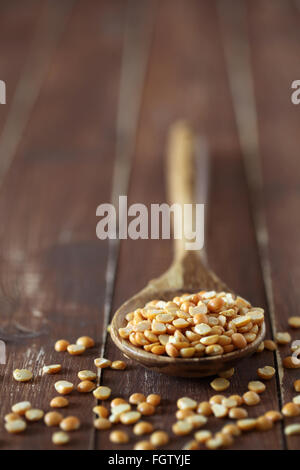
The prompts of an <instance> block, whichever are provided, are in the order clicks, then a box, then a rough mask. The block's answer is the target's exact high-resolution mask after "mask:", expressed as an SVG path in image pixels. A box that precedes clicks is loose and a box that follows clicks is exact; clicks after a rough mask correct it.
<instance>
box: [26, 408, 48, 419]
mask: <svg viewBox="0 0 300 470" xmlns="http://www.w3.org/2000/svg"><path fill="white" fill-rule="evenodd" d="M43 416H44V412H43V410H39V409H35V408H31V409H30V410H27V411H26V413H25V417H26V419H27V420H28V421H40V419H42V417H43Z"/></svg>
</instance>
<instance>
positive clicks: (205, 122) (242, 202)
mask: <svg viewBox="0 0 300 470" xmlns="http://www.w3.org/2000/svg"><path fill="white" fill-rule="evenodd" d="M237 3H240V4H241V3H242V8H243V9H244V10H243V11H244V13H245V17H244V19H245V21H244V23H240V22H238V24H239V27H240V28H241V24H242V30H243V31H242V33H243V34H245V35H246V38H247V41H248V45H249V46H250V66H251V70H252V74H253V80H254V91H255V98H256V105H257V116H258V120H257V122H258V130H259V155H256V156H255V158H260V160H259V162H260V163H261V166H262V174H263V192H262V194H261V195H260V196H262V197H259V199H257V198H256V195H255V194H253V191H254V192H255V185H254V187H253V186H251V184H250V185H249V184H248V183H249V178H247V168H248V167H247V165H246V166H245V165H244V163H245V154H244V153H245V152H244V150H245V149H244V148H243V145H242V146H241V144H240V143H241V140H240V137H241V136H240V132H239V130H238V129H239V127H238V126H237V120H236V118H237V116H236V107H235V103H234V100H233V98H232V93H231V91H230V90H231V89H230V86H229V80H228V76H229V75H230V70H229V69H228V67H230V64H229V62H230V61H229V62H228V60H227V59H228V57H227V59H225V54H224V46H225V49H226V44H229V53H230V44H232V35H233V30H232V28H231V27H229V26H230V21H229V22H228V18H229V19H230V18H231V14H232V18H235V20H234V21H235V24H236V16H235V15H236V10H235V8H236V5H237ZM237 3H236V5H235V2H228V5H227V8H226V14H225V15H223V13H224V10H223V9H222V8H221V9H220V5H219V4H217V2H216V3H215V2H214V1H208V0H207V1H205V0H189V1H184V0H178V1H177V0H160V1H159V0H158V1H152V0H151V1H149V2H147V14H146V17H141V18H139V15H137V17H135V18H134V17H132V15H131V16H130V15H128V9H129V10H130V9H131V11H132V8H133V7H132V2H131V3H130V2H129V3H127V2H126V1H125V0H114V1H110V0H101V1H97V0H88V1H83V0H77V1H68V0H60V1H57V2H53V1H46V0H27V1H26V2H21V1H17V0H6V1H5V0H2V1H1V5H0V8H1V14H0V79H1V80H4V81H5V82H6V86H7V104H6V105H0V184H1V187H0V190H1V198H0V218H1V225H0V250H1V253H0V260H1V270H0V339H2V340H4V341H5V343H6V347H7V363H6V365H1V366H0V390H1V410H0V417H1V422H2V423H3V417H4V415H5V414H6V413H7V412H8V411H9V410H10V407H11V405H12V404H13V403H15V402H16V401H20V400H24V399H29V400H30V401H31V403H32V404H33V405H34V406H35V407H41V408H42V409H44V410H49V401H50V399H51V397H53V396H54V394H55V391H54V388H53V383H54V382H55V381H56V380H57V377H67V378H69V379H70V380H71V381H73V382H75V383H77V371H78V370H80V369H85V368H86V369H88V368H91V367H93V358H95V357H97V356H98V355H99V352H100V351H101V348H102V350H104V351H105V357H108V358H110V359H117V358H119V357H120V354H119V352H118V351H117V350H116V348H115V347H114V345H113V344H112V342H111V340H110V339H109V338H107V339H106V340H105V344H103V338H104V335H103V328H104V327H105V324H104V312H106V313H110V314H113V312H114V311H115V310H116V308H117V307H118V306H119V305H120V304H121V303H122V302H123V301H124V300H125V299H127V298H128V297H129V296H131V295H132V294H134V293H135V292H137V291H138V290H139V289H141V288H142V287H143V286H144V285H145V284H146V283H147V281H148V280H149V279H151V278H153V277H155V276H157V275H159V274H160V273H161V272H163V271H164V270H165V269H166V268H167V267H168V265H169V264H170V262H171V259H172V243H171V242H170V241H167V240H164V241H161V240H137V241H134V240H124V241H121V242H120V244H119V246H118V247H117V248H119V250H118V249H116V250H110V251H109V250H108V242H107V241H100V240H98V239H97V237H96V223H97V218H96V207H97V206H98V205H99V204H101V203H103V202H109V201H110V200H111V191H112V178H113V172H114V170H115V166H116V165H120V160H119V159H118V158H115V155H116V120H117V114H118V96H119V82H120V72H121V64H122V55H123V45H124V37H125V36H126V24H127V28H128V26H129V30H130V28H132V27H134V26H136V22H137V21H140V20H141V21H144V20H146V22H147V21H148V20H149V19H151V21H152V22H153V25H152V26H153V27H152V29H151V28H150V29H149V31H150V32H149V31H148V33H147V34H150V35H151V46H150V49H149V48H148V49H147V48H145V51H146V52H145V53H147V54H148V57H147V61H148V65H147V69H146V74H145V78H144V81H143V86H142V94H141V99H140V110H139V119H138V123H137V125H136V128H135V134H134V135H135V136H136V141H135V148H134V154H133V156H132V159H129V158H128V159H127V160H125V166H126V165H127V167H126V168H125V169H127V170H131V178H130V185H129V189H128V198H129V199H128V202H129V204H131V203H133V202H140V203H144V204H147V205H149V204H150V203H155V202H156V203H161V202H164V201H165V199H166V196H165V185H164V181H165V175H164V163H165V144H166V137H167V131H168V127H169V125H170V124H171V123H172V122H173V121H174V120H176V119H178V118H182V117H184V118H187V119H188V120H190V122H191V123H192V124H193V125H194V127H195V128H196V130H197V131H199V132H200V133H202V134H204V135H205V136H206V137H207V139H208V142H209V146H210V152H211V158H212V164H213V168H212V184H211V198H210V203H209V206H208V213H209V218H208V222H207V224H208V234H207V237H206V248H207V252H208V258H209V263H210V265H211V267H212V268H213V269H214V270H215V271H216V272H217V273H218V274H219V275H220V277H221V278H222V279H224V280H225V282H226V283H227V284H228V285H230V286H231V287H232V288H233V289H234V290H235V291H237V292H239V293H241V295H243V296H245V297H246V298H249V299H251V301H252V302H253V303H254V304H255V305H262V306H264V307H265V308H266V311H267V312H268V314H267V323H268V332H267V336H268V338H271V337H272V332H273V333H274V331H275V330H276V329H278V330H279V331H286V330H287V329H288V327H287V318H288V317H289V316H290V315H292V314H299V304H300V293H299V292H300V291H299V282H300V269H299V262H300V250H299V237H300V225H299V205H300V193H299V156H298V152H299V145H300V141H299V123H300V106H299V107H297V106H295V105H293V104H292V103H291V99H290V95H291V88H290V87H291V83H292V81H293V80H295V79H299V78H300V63H299V54H300V30H299V26H300V16H299V15H300V10H299V3H298V4H297V3H296V1H295V2H293V1H287V0H255V1H250V0H248V1H245V2H244V3H243V2H237ZM133 6H134V5H133ZM239 8H240V7H239ZM222 12H223V13H222ZM143 14H144V13H143V9H142V10H141V15H143ZM149 21H150V20H149ZM128 23H129V25H128ZM139 34H140V35H141V38H140V40H141V41H143V40H145V41H146V40H148V39H149V37H148V38H145V37H144V35H143V28H142V29H141V31H140V33H139ZM228 72H229V75H228ZM256 162H257V161H256ZM123 163H124V162H123ZM129 165H130V168H129ZM123 174H124V180H122V175H123ZM248 176H249V175H248ZM125 178H126V171H124V173H121V180H120V188H123V187H124V188H126V181H125ZM247 181H248V183H247ZM117 192H118V191H117V189H116V188H114V196H115V197H116V195H117ZM251 201H252V202H253V201H254V202H255V201H256V203H254V205H253V204H252V203H251ZM257 210H259V211H260V212H261V213H262V212H263V213H264V215H265V217H266V229H267V232H266V233H265V232H264V235H267V236H268V246H267V251H266V250H265V248H266V244H263V245H258V244H257V239H258V235H259V233H258V232H259V229H260V227H259V224H258V225H257V224H256V225H255V224H254V223H253V221H254V220H256V214H255V211H257ZM262 246H263V249H261V248H262ZM259 247H260V249H258V248H259ZM108 256H109V258H108ZM116 257H118V258H116ZM108 261H109V262H108ZM116 262H118V264H117V270H114V269H112V266H115V265H116ZM269 268H270V269H269ZM81 334H88V335H91V336H93V337H95V338H96V339H97V349H94V350H91V351H90V352H88V353H86V354H85V355H83V356H81V357H77V358H74V357H71V356H69V355H68V354H59V353H56V352H55V351H54V349H53V344H54V342H55V340H56V339H58V338H60V337H65V338H68V339H70V340H75V339H76V338H77V337H78V336H80V335H81ZM293 339H297V331H296V332H294V333H293ZM287 353H288V347H281V348H280V353H272V352H268V351H265V352H263V353H262V354H260V355H255V356H254V357H253V358H251V359H249V360H245V361H244V362H243V363H242V364H241V366H240V367H239V368H238V369H237V371H236V373H235V375H234V377H233V379H232V380H231V386H230V393H243V392H245V391H246V388H247V383H248V381H249V380H253V379H255V378H256V369H257V368H258V367H259V366H263V365H267V364H268V365H275V367H276V377H275V378H274V379H273V380H272V381H270V383H268V385H267V390H266V392H265V393H264V394H263V395H262V401H261V403H260V404H259V405H258V406H256V407H254V408H253V409H251V410H250V414H251V415H252V416H259V415H260V414H262V413H263V412H265V411H267V410H269V409H280V407H281V404H282V402H284V403H285V402H287V401H289V400H291V398H292V396H293V387H292V383H293V380H295V378H299V372H297V371H287V370H284V369H282V366H281V360H280V358H282V357H284V355H286V354H287ZM58 362H59V363H62V366H63V372H62V373H61V374H60V375H59V376H54V377H50V378H49V376H46V377H45V376H41V374H40V371H41V368H42V366H43V365H44V364H52V363H58ZM22 367H28V368H31V369H32V370H33V372H34V375H35V379H34V381H33V382H32V383H28V384H18V383H16V382H15V381H14V380H13V379H12V371H13V370H14V369H15V368H22ZM101 382H102V383H103V384H106V385H108V386H110V387H111V388H112V390H113V396H114V397H116V396H122V397H128V396H129V395H130V394H131V393H132V392H135V391H140V392H143V393H146V394H147V393H151V392H158V393H160V394H161V395H162V397H163V405H162V406H161V407H159V411H158V413H157V415H155V416H154V417H151V418H150V420H151V421H152V422H154V423H155V424H156V426H157V427H159V428H166V429H169V430H171V425H172V423H173V422H174V421H175V416H174V412H175V409H176V400H177V398H179V397H180V396H184V395H186V396H191V397H194V398H195V399H197V400H198V401H200V400H206V399H207V398H208V397H209V396H211V395H212V390H211V388H210V386H209V382H210V379H209V378H207V379H202V380H184V379H175V378H169V377H166V376H163V375H157V374H155V373H152V372H150V371H147V370H145V369H143V368H141V367H139V366H137V365H136V364H134V363H129V364H128V369H127V370H126V371H124V372H118V371H110V370H105V371H104V373H103V374H102V377H101ZM70 401H71V405H70V407H69V409H68V411H66V413H67V412H68V413H72V414H76V415H78V416H79V417H80V419H81V420H82V423H83V424H82V428H81V430H79V431H78V432H76V433H74V434H73V435H72V442H71V443H70V445H69V448H71V449H88V448H89V449H93V448H95V449H116V448H117V447H118V446H116V445H113V444H111V443H110V442H109V440H108V432H96V431H95V430H94V429H93V426H92V420H93V416H92V412H91V409H92V407H93V406H94V405H95V401H94V399H93V396H92V395H89V396H82V395H80V394H79V393H77V392H74V393H73V394H72V395H71V396H70ZM294 421H297V419H294ZM298 421H299V419H298ZM290 422H293V420H285V422H284V423H280V424H277V425H276V426H275V427H274V428H273V429H272V430H271V431H269V432H265V433H261V434H260V435H259V436H258V435H257V433H249V434H247V435H243V436H242V437H241V438H238V439H237V440H236V442H235V444H234V447H233V448H234V449H283V448H289V449H296V448H299V447H300V446H299V443H300V441H299V437H297V436H295V437H292V438H288V439H287V438H286V437H285V436H284V433H283V428H284V426H285V425H286V424H287V423H290ZM222 424H223V422H222V423H220V420H219V421H218V420H216V419H211V421H210V424H209V427H210V429H213V430H217V429H219V428H220V427H221V425H222ZM51 434H52V430H51V429H49V428H46V427H45V426H44V425H43V424H42V423H36V424H31V425H30V426H28V429H27V431H26V433H24V434H22V435H19V436H12V435H9V434H7V433H6V432H5V430H4V428H3V425H1V430H0V448H4V449H53V445H52V443H51ZM189 439H190V437H185V438H178V437H175V436H174V437H172V439H171V440H170V444H169V445H168V446H167V447H168V448H169V449H180V448H182V447H183V445H184V444H185V443H186V442H187V441H188V440H189ZM135 441H136V438H133V437H132V439H131V441H130V443H129V444H128V445H126V446H124V448H128V449H130V448H132V447H133V443H134V442H135Z"/></svg>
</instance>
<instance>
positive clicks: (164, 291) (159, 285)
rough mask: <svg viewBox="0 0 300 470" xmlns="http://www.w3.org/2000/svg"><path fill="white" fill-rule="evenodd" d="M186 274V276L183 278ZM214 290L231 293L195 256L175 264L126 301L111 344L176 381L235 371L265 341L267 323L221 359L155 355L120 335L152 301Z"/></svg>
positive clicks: (115, 321)
mask: <svg viewBox="0 0 300 470" xmlns="http://www.w3.org/2000/svg"><path fill="white" fill-rule="evenodd" d="M195 261H197V266H194V263H195ZM184 266H188V267H189V269H190V270H191V271H189V273H190V274H191V273H192V276H193V278H192V279H191V278H190V281H188V278H189V275H188V271H187V270H186V269H184ZM183 273H184V276H183V278H182V275H183ZM180 279H181V281H183V282H184V279H185V282H186V283H185V284H184V285H183V286H182V287H181V288H172V287H171V285H170V284H172V282H176V280H177V282H178V280H179V282H180ZM195 280H198V281H199V284H198V286H197V288H196V287H195V285H194V282H195ZM211 289H215V290H218V291H221V290H226V291H228V288H227V287H226V286H225V285H224V284H223V282H222V281H220V280H219V279H218V278H217V276H216V275H215V274H214V273H212V272H211V271H209V270H207V269H206V268H205V267H204V266H203V265H202V263H201V260H200V259H199V260H197V259H196V258H195V256H194V255H193V254H190V255H187V256H186V257H185V258H184V259H183V260H182V261H181V262H178V263H175V264H174V265H173V266H172V267H171V268H170V269H169V270H168V271H167V272H166V273H165V274H164V275H162V276H161V277H160V278H158V279H155V280H153V281H150V283H149V284H148V286H147V287H145V288H144V289H143V290H141V291H140V292H139V293H138V294H136V295H134V296H133V297H131V298H130V299H129V300H127V301H126V302H125V303H124V304H123V305H122V306H121V307H120V308H119V309H118V310H117V312H116V313H115V315H114V317H113V320H112V323H111V328H110V333H111V338H112V340H113V341H114V343H115V344H116V346H117V347H118V348H119V349H120V350H121V351H122V353H123V354H124V355H125V356H126V357H128V358H130V359H133V360H135V361H137V362H138V363H139V364H141V365H142V366H144V367H146V368H149V369H152V370H154V371H155V372H161V373H164V374H167V375H173V376H177V377H206V376H210V375H215V374H218V373H219V372H222V371H224V370H227V369H230V368H231V367H235V366H236V365H237V364H238V363H240V361H241V360H242V359H243V358H245V357H249V356H251V355H252V354H254V353H255V352H256V350H257V348H258V346H259V345H260V343H261V342H262V341H263V339H264V337H265V331H266V329H265V323H263V324H262V325H261V326H260V329H259V332H258V334H257V337H256V339H255V340H254V341H253V342H252V343H250V344H248V345H247V346H246V347H245V348H243V349H237V350H234V351H232V352H230V353H227V354H222V355H218V356H205V357H194V358H193V357H192V358H172V357H169V356H158V355H155V354H153V353H151V352H147V351H145V350H144V349H142V348H138V347H136V346H134V345H133V344H131V343H130V342H129V341H127V340H125V339H123V338H121V337H120V335H119V332H118V331H119V328H122V327H124V326H126V324H127V321H126V318H125V316H126V314H127V313H129V312H132V311H134V310H135V309H137V308H142V307H143V306H144V305H145V304H146V303H147V302H149V301H151V300H153V299H160V300H171V299H173V297H175V296H180V295H182V294H184V293H185V292H189V293H194V292H199V290H211Z"/></svg>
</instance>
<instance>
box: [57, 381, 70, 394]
mask: <svg viewBox="0 0 300 470" xmlns="http://www.w3.org/2000/svg"><path fill="white" fill-rule="evenodd" d="M54 387H55V390H56V391H57V392H58V393H60V394H61V395H68V394H69V393H71V392H72V390H73V389H74V385H73V384H72V383H71V382H68V381H67V380H59V381H58V382H55V384H54Z"/></svg>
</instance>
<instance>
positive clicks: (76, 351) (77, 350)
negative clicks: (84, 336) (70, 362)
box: [67, 344, 85, 356]
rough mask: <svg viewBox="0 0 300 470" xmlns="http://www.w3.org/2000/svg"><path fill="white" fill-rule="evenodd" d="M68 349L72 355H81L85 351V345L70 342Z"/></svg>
mask: <svg viewBox="0 0 300 470" xmlns="http://www.w3.org/2000/svg"><path fill="white" fill-rule="evenodd" d="M67 351H68V353H69V354H71V356H80V355H81V354H83V353H84V351H85V347H84V346H83V345H82V344H69V346H68V347H67Z"/></svg>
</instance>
